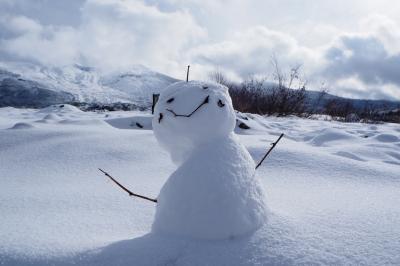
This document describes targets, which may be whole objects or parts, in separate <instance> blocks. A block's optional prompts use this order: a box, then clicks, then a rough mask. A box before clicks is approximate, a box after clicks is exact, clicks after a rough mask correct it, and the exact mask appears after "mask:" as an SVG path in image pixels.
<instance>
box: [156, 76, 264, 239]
mask: <svg viewBox="0 0 400 266" xmlns="http://www.w3.org/2000/svg"><path fill="white" fill-rule="evenodd" d="M235 121H236V116H235V113H234V110H233V107H232V102H231V99H230V97H229V94H228V89H227V88H226V87H225V86H222V85H217V84H213V83H201V82H178V83H175V84H173V85H171V86H169V87H167V88H166V89H165V90H164V91H163V93H161V95H160V98H159V101H158V103H157V105H156V107H155V116H154V118H153V129H154V134H155V136H156V138H157V140H158V141H159V143H160V144H161V145H162V146H163V147H165V148H166V149H167V150H168V151H169V153H170V154H171V157H172V159H173V160H174V161H175V162H176V163H177V164H178V169H177V170H176V171H175V172H174V173H172V175H171V176H170V177H169V179H168V180H167V182H166V183H165V184H164V186H163V187H162V189H161V191H160V195H159V197H158V204H157V210H156V215H155V220H154V223H153V227H152V231H153V232H154V233H157V234H167V235H177V236H183V237H189V238H197V239H227V238H233V237H237V236H241V235H245V234H249V233H251V232H254V231H255V230H257V229H258V228H259V227H260V226H261V225H263V224H264V222H265V219H266V215H267V210H266V206H265V203H264V198H265V196H264V193H263V189H262V187H261V184H260V183H259V180H258V179H257V177H256V176H255V165H254V162H253V160H252V158H251V156H250V154H249V153H248V151H247V150H246V149H245V148H244V147H243V146H242V145H241V144H240V143H239V141H238V139H237V137H236V135H235V134H234V133H233V130H234V127H235Z"/></svg>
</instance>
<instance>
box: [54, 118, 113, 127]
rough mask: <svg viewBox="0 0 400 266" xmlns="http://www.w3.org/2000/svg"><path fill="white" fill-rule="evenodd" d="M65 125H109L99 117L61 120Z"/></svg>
mask: <svg viewBox="0 0 400 266" xmlns="http://www.w3.org/2000/svg"><path fill="white" fill-rule="evenodd" d="M59 123H60V124H64V125H80V126H107V127H108V126H109V124H108V123H106V122H105V121H103V120H99V119H81V120H73V119H64V120H61V121H60V122H59Z"/></svg>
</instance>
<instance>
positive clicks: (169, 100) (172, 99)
mask: <svg viewBox="0 0 400 266" xmlns="http://www.w3.org/2000/svg"><path fill="white" fill-rule="evenodd" d="M174 100H175V99H174V98H170V99H168V100H167V103H172V102H173V101H174Z"/></svg>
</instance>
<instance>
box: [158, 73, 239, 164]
mask: <svg viewBox="0 0 400 266" xmlns="http://www.w3.org/2000/svg"><path fill="white" fill-rule="evenodd" d="M235 121H236V116H235V112H234V110H233V107H232V100H231V98H230V96H229V93H228V88H227V87H225V86H223V85H220V84H215V83H209V82H207V83H206V82H196V81H190V82H184V81H181V82H177V83H174V84H172V85H170V86H168V87H167V88H165V89H164V90H163V92H162V93H161V94H160V97H159V99H158V102H157V104H156V106H155V110H154V118H153V121H152V123H153V130H154V135H155V136H156V138H157V140H158V142H159V143H160V145H161V146H163V147H164V148H165V149H166V150H167V151H169V153H170V154H171V157H172V160H173V161H174V162H175V163H178V164H179V163H180V162H182V161H183V160H184V159H185V158H186V157H187V156H188V154H189V153H191V152H192V151H193V150H194V149H196V147H199V146H200V145H204V144H207V143H209V142H211V141H213V140H215V139H218V138H221V137H225V136H228V135H229V134H230V133H231V132H232V131H233V129H234V127H235Z"/></svg>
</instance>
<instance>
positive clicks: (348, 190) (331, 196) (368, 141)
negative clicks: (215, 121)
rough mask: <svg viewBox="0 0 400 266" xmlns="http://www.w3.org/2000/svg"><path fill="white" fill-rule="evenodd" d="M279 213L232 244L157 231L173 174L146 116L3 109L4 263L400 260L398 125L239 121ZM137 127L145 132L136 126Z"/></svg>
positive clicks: (0, 220) (0, 255)
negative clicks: (158, 208)
mask: <svg viewBox="0 0 400 266" xmlns="http://www.w3.org/2000/svg"><path fill="white" fill-rule="evenodd" d="M240 117H241V120H242V121H244V122H246V123H247V124H248V125H249V126H251V127H252V129H250V130H241V129H237V130H236V131H237V133H239V134H240V140H241V141H242V142H243V143H244V144H245V146H246V147H247V148H248V149H249V151H250V153H251V154H252V156H253V158H254V159H255V160H256V161H257V160H258V159H259V158H261V156H262V155H263V153H264V152H265V151H266V149H267V148H269V145H270V143H271V142H273V141H274V140H275V139H276V138H277V136H278V135H279V134H280V133H285V138H284V139H283V140H282V141H281V142H280V143H279V145H278V146H277V147H276V149H275V150H274V151H273V153H272V154H271V155H270V157H269V158H268V159H267V160H266V161H265V163H264V164H263V166H262V167H261V168H259V169H258V170H257V174H258V176H259V178H260V179H261V181H262V184H263V186H264V187H265V190H266V194H267V196H266V197H267V199H266V201H267V204H268V207H269V209H270V211H271V213H272V214H270V216H269V219H268V222H267V223H266V224H265V226H263V227H262V228H261V229H259V230H258V231H257V232H256V233H254V234H252V235H249V236H246V237H240V238H236V239H229V240H218V241H207V240H201V241H200V240H191V239H182V238H167V237H160V236H156V235H152V234H149V232H150V227H151V224H152V222H153V216H154V212H155V205H154V204H153V203H151V202H147V201H143V200H140V199H136V198H130V197H128V195H127V194H125V193H124V192H123V191H122V190H120V189H119V188H118V187H116V186H115V184H113V183H111V182H110V181H109V180H108V179H107V178H106V177H105V176H104V175H102V174H101V173H100V172H99V171H98V170H97V168H98V167H101V168H103V169H104V170H106V171H108V172H109V173H110V174H111V175H113V176H115V177H117V178H118V179H119V180H120V181H121V182H122V183H123V184H125V185H126V186H127V187H129V188H130V189H131V190H133V191H134V192H137V193H140V194H144V195H147V196H150V197H157V195H158V193H159V190H160V188H161V186H162V185H163V184H164V182H165V181H166V178H167V177H168V176H169V175H170V174H171V173H172V171H174V169H175V166H174V165H173V164H172V162H171V160H170V158H169V156H168V154H167V153H166V152H165V151H164V150H162V149H161V148H160V147H159V145H158V144H157V142H156V140H155V138H154V136H153V133H152V131H151V123H150V119H151V116H150V115H148V114H145V113H139V112H112V113H84V112H81V111H79V110H78V109H76V108H74V107H72V106H69V105H65V106H64V107H59V106H56V107H49V108H46V109H42V110H33V109H15V108H1V109H0V265H46V264H50V265H54V264H55V265H69V264H74V265H266V264H271V265H293V264H307V265H308V264H335V265H342V264H369V265H385V264H397V265H398V264H400V126H399V125H396V124H382V125H371V124H357V123H354V124H353V123H337V122H328V121H318V120H305V119H299V118H274V117H268V118H262V117H259V116H255V115H241V116H240ZM137 123H139V124H140V125H141V126H142V128H141V127H140V126H138V124H137Z"/></svg>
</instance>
